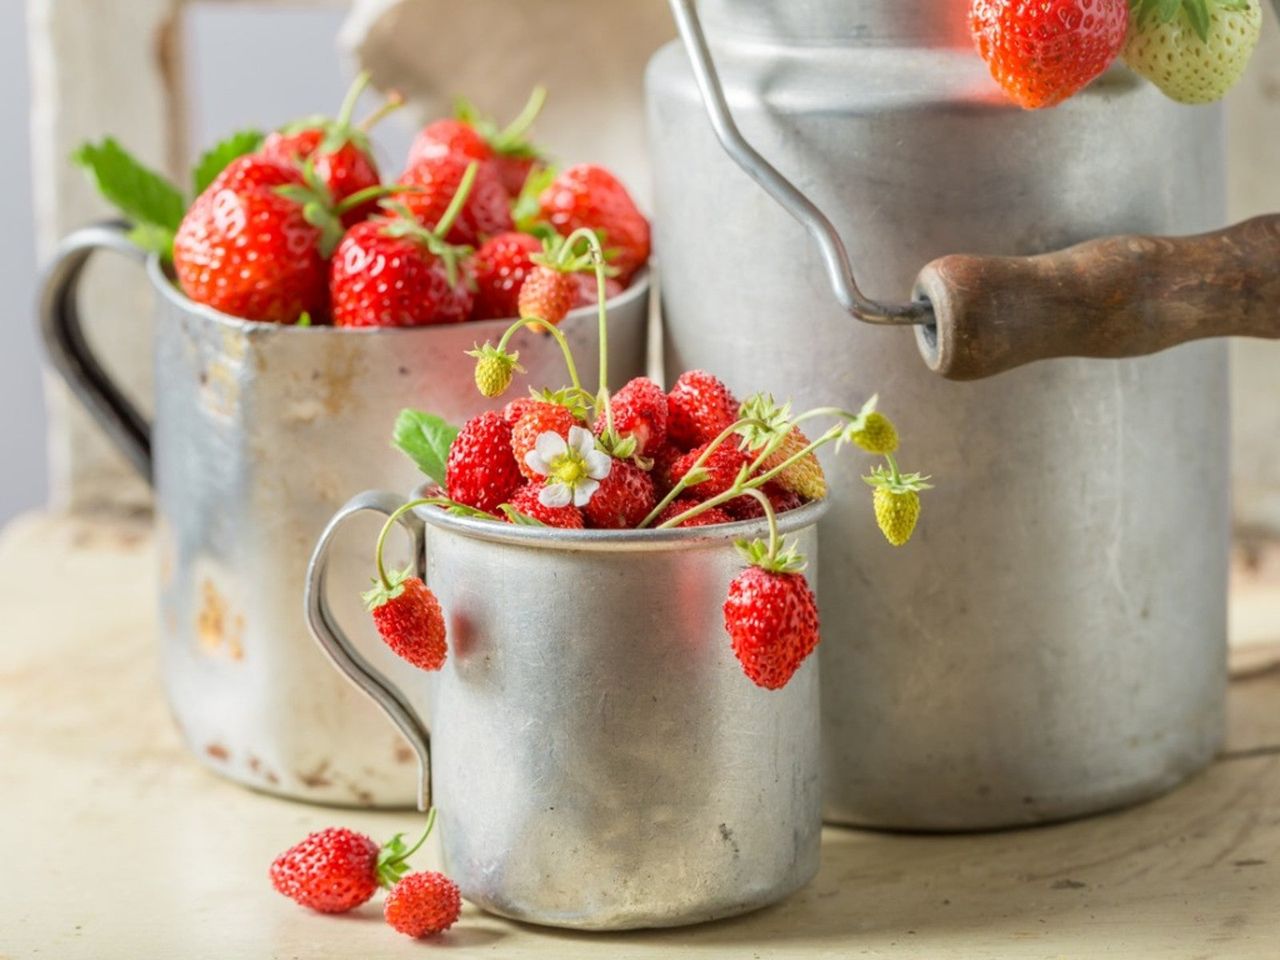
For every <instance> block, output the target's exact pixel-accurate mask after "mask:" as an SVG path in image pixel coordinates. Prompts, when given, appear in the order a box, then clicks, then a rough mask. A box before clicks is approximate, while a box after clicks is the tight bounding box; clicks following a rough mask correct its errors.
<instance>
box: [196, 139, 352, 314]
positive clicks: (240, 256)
mask: <svg viewBox="0 0 1280 960" xmlns="http://www.w3.org/2000/svg"><path fill="white" fill-rule="evenodd" d="M304 207H306V208H308V209H310V210H313V211H314V213H313V215H312V217H311V218H309V217H308V215H307V214H306V213H304ZM312 219H318V220H319V222H320V223H321V225H320V226H317V225H316V224H315V223H313V222H312ZM341 235H342V228H341V224H340V223H339V222H338V219H337V216H336V214H334V213H333V212H332V204H331V201H330V198H329V196H328V192H327V190H326V189H325V187H324V185H323V184H320V183H318V181H315V180H314V179H312V180H311V181H310V182H308V180H307V178H306V176H305V174H304V172H303V171H300V170H298V169H297V168H294V167H291V166H287V165H285V164H280V163H276V162H275V161H272V160H267V159H264V158H262V157H259V156H253V155H249V156H243V157H240V158H239V159H237V160H233V161H232V162H231V163H230V164H229V165H228V166H227V167H226V169H225V170H223V171H222V173H220V174H219V175H218V176H217V177H216V178H215V179H214V180H213V182H212V183H211V184H209V186H208V187H207V188H206V189H205V190H204V192H203V193H201V194H200V196H199V197H197V198H196V200H195V202H194V203H193V204H192V205H191V207H190V209H189V210H188V211H187V214H186V216H184V217H183V218H182V223H181V224H180V225H179V227H178V231H177V234H176V236H175V237H174V241H173V267H174V272H175V274H176V275H177V278H178V284H179V286H181V287H182V290H183V292H184V293H185V294H186V295H187V296H188V297H190V298H191V299H192V300H194V301H196V302H197V303H203V304H205V305H206V306H209V307H213V308H214V309H215V310H220V311H221V312H223V313H226V314H230V315H231V316H234V317H239V318H241V319H244V320H258V321H263V322H267V323H294V322H295V321H297V320H298V318H299V317H300V316H301V315H303V314H304V313H305V314H308V315H310V316H312V317H323V316H325V315H326V314H327V312H328V300H329V291H328V272H329V271H328V256H329V254H330V252H331V251H332V250H333V247H334V246H335V245H336V244H337V242H338V239H339V238H340V237H341Z"/></svg>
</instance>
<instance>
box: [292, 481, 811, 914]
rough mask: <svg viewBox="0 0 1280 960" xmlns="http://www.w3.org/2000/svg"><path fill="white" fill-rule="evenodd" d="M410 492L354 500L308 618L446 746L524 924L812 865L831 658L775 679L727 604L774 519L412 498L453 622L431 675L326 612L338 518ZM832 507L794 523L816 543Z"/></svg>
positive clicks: (452, 843) (731, 886) (784, 889)
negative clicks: (361, 639) (418, 672)
mask: <svg viewBox="0 0 1280 960" xmlns="http://www.w3.org/2000/svg"><path fill="white" fill-rule="evenodd" d="M403 503H404V500H403V498H401V497H397V496H395V495H393V494H389V493H379V492H368V493H364V494H361V495H359V496H357V497H355V498H354V499H352V500H351V501H350V502H349V503H348V504H347V505H346V506H345V507H343V508H342V510H340V511H339V512H338V513H337V515H336V516H335V517H334V518H333V521H332V522H331V523H330V524H329V527H328V529H327V530H326V531H325V533H324V535H323V536H322V537H321V539H320V541H319V543H318V544H317V545H316V549H315V553H314V555H313V556H312V560H311V568H310V571H309V573H308V577H307V593H306V608H307V616H308V619H309V621H310V624H311V629H312V632H313V633H314V634H315V636H316V639H317V640H318V641H319V642H320V644H321V645H322V646H323V647H324V648H325V650H326V651H327V652H328V654H329V656H330V657H331V658H332V659H333V661H334V663H335V664H336V665H337V667H338V669H339V670H341V671H342V672H343V673H345V674H346V675H347V676H348V677H349V678H350V679H351V680H352V681H353V682H354V683H355V684H356V686H358V687H359V688H360V689H362V690H363V691H365V692H366V693H367V694H369V696H371V697H372V698H373V699H374V700H375V701H377V703H378V704H379V705H380V706H381V707H382V708H383V709H384V710H385V711H386V712H387V714H388V715H389V716H390V717H391V719H392V720H393V721H394V722H395V724H396V725H397V726H398V727H399V728H400V729H401V730H402V731H403V732H404V734H405V736H406V737H407V738H408V739H409V741H410V742H411V743H413V744H414V746H415V748H416V749H417V751H418V754H419V756H420V757H421V758H424V759H425V758H427V757H428V756H429V758H430V762H429V765H424V766H423V801H422V802H423V805H424V806H425V804H426V802H427V798H428V797H430V798H431V802H432V803H433V804H434V806H435V807H436V809H437V811H438V814H439V825H440V832H441V842H442V845H443V851H444V861H445V869H446V870H447V871H448V873H449V875H450V876H451V877H452V878H453V879H454V880H455V881H456V882H457V883H458V885H459V886H460V887H461V889H462V894H463V896H465V897H466V898H467V899H468V900H470V901H471V902H473V903H475V904H477V905H478V906H480V907H482V908H483V909H485V910H488V911H490V912H492V913H496V914H500V915H502V916H505V917H510V918H512V919H516V920H524V921H529V922H532V923H540V924H546V925H549V926H556V927H572V928H579V929H588V930H622V929H629V928H635V927H666V926H677V925H682V924H690V923H699V922H701V921H705V920H713V919H716V918H718V917H727V916H732V915H735V914H739V913H744V912H747V911H749V910H753V909H755V908H758V907H763V906H765V905H767V904H770V903H774V902H776V901H778V900H781V899H783V898H784V897H786V896H787V895H788V894H790V893H792V892H793V891H795V890H797V889H799V888H800V887H802V886H803V885H804V884H805V883H807V882H808V881H809V880H810V879H811V878H812V877H813V875H814V874H815V873H816V871H817V868H818V856H819V844H820V834H821V820H822V810H821V801H822V798H821V788H820V784H819V743H818V731H819V709H818V662H817V661H818V658H817V657H810V658H809V659H808V661H806V662H805V664H804V665H803V666H801V668H800V670H799V671H798V672H797V673H796V674H795V676H794V677H793V678H792V679H791V682H790V683H789V684H788V685H787V686H786V687H784V688H783V689H781V690H776V691H769V690H763V689H760V688H758V687H756V686H755V685H754V684H752V683H751V682H750V681H749V680H748V679H747V678H746V677H745V676H743V673H742V669H741V667H740V666H739V664H738V662H737V661H736V660H735V658H734V655H733V651H732V648H731V646H730V643H729V638H728V636H727V635H726V633H725V629H724V624H723V619H722V618H723V615H722V612H721V610H722V606H723V604H724V599H725V596H726V592H727V590H728V585H729V581H730V580H731V579H732V578H733V577H734V576H735V575H736V574H737V573H738V572H739V571H740V570H741V569H742V560H741V558H740V557H739V556H738V554H737V551H736V550H735V549H734V547H733V542H734V540H735V539H737V538H741V537H754V536H761V535H763V534H764V533H765V531H764V529H763V526H764V525H763V523H762V522H758V521H747V522H742V523H735V524H726V525H724V526H722V527H721V526H716V527H699V528H694V529H688V530H664V531H635V530H622V531H601V530H585V531H583V530H552V529H549V528H545V527H525V526H516V525H511V524H501V523H495V522H493V521H485V520H476V519H470V518H464V517H456V516H452V515H449V514H447V513H445V512H444V511H442V510H438V509H434V508H426V509H420V510H417V511H415V512H413V513H409V514H405V515H403V516H402V518H401V521H402V523H403V524H404V526H405V527H406V528H407V530H408V531H409V534H410V536H411V537H412V539H413V547H414V555H415V557H416V563H417V566H418V572H419V575H422V576H424V578H425V579H426V581H427V583H428V584H429V585H430V587H431V588H432V590H433V591H434V592H435V593H436V595H437V597H438V598H439V600H440V604H441V606H442V607H443V609H444V612H445V617H446V622H447V630H448V640H449V656H448V659H447V661H446V662H445V665H444V667H443V669H442V670H441V671H440V672H439V673H438V674H427V675H425V676H428V677H430V678H431V683H430V689H429V690H424V689H423V688H422V687H421V685H415V686H414V687H413V688H406V687H405V685H404V684H403V682H402V681H401V680H400V679H399V678H400V677H402V676H403V673H402V672H401V673H400V674H398V675H397V677H396V678H395V679H393V678H391V677H390V676H388V675H387V674H386V673H384V672H382V671H380V670H379V669H378V668H377V667H375V666H374V665H373V664H372V663H371V662H370V660H369V659H366V658H367V657H368V653H367V652H366V653H361V652H360V651H359V650H357V649H356V646H355V645H354V644H353V643H352V642H351V640H350V639H349V638H348V637H347V636H346V635H345V634H344V632H343V629H342V628H341V627H339V625H338V622H337V619H336V618H335V616H334V613H333V611H332V610H331V609H330V608H329V591H328V588H327V580H328V568H329V562H330V558H329V546H330V543H331V541H332V539H333V537H334V535H335V533H336V531H337V530H338V528H339V527H340V526H341V525H342V524H343V523H344V522H345V521H346V520H347V518H349V517H351V516H352V515H354V514H358V513H360V512H361V511H364V510H374V511H380V512H382V513H384V514H388V515H389V514H390V513H392V512H393V511H394V510H395V509H396V508H397V507H399V506H400V505H402V504H403ZM824 510H825V504H824V503H813V504H809V505H808V506H805V507H802V508H800V509H798V510H795V511H792V512H789V513H786V514H782V515H781V516H779V518H778V520H779V524H780V527H781V530H782V531H783V532H784V533H790V534H791V535H793V536H795V537H796V538H797V539H798V540H799V543H800V547H801V549H802V550H803V551H804V553H805V554H806V555H808V556H809V557H810V558H814V557H816V555H817V553H816V550H815V547H816V540H817V532H816V528H815V526H814V525H815V523H816V522H817V520H818V518H819V517H820V516H821V514H822V513H823V512H824ZM371 548H372V543H370V549H371ZM815 572H816V571H814V570H813V569H812V568H811V569H810V571H809V576H810V577H811V578H812V582H816V578H815V577H814V574H815ZM357 587H358V584H356V583H355V582H350V583H347V582H344V584H343V593H344V594H350V595H355V593H356V592H357ZM428 731H430V735H428Z"/></svg>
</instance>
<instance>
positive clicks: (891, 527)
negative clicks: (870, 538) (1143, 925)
mask: <svg viewBox="0 0 1280 960" xmlns="http://www.w3.org/2000/svg"><path fill="white" fill-rule="evenodd" d="M873 496H874V499H875V508H876V524H877V525H878V526H879V527H880V532H881V533H883V534H884V538H885V539H886V540H888V541H889V542H890V543H892V544H893V545H894V546H895V547H900V546H902V545H903V544H904V543H906V542H907V541H908V540H910V539H911V534H912V533H913V532H914V531H915V528H916V521H917V520H919V519H920V494H918V493H916V492H915V491H914V490H891V489H890V488H888V487H876V489H875V493H874V495H873Z"/></svg>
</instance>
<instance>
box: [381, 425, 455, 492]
mask: <svg viewBox="0 0 1280 960" xmlns="http://www.w3.org/2000/svg"><path fill="white" fill-rule="evenodd" d="M458 432H459V431H458V428H457V427H455V426H453V425H452V424H450V423H448V422H446V421H445V420H444V419H443V418H441V417H437V416H436V415H435V414H432V413H424V412H423V411H421V410H401V411H400V416H398V417H396V426H395V431H394V433H393V434H392V438H393V439H392V442H393V444H394V445H395V446H396V447H398V448H399V449H400V450H402V451H404V452H405V453H406V454H408V455H409V459H411V460H412V461H413V462H414V463H416V464H417V465H418V469H419V470H421V471H422V472H423V473H425V474H426V475H427V476H428V477H430V478H431V479H432V480H434V481H435V482H436V483H438V484H439V485H440V486H441V487H443V486H444V485H445V464H446V463H448V460H449V447H450V445H451V444H452V443H453V441H454V438H455V437H457V436H458Z"/></svg>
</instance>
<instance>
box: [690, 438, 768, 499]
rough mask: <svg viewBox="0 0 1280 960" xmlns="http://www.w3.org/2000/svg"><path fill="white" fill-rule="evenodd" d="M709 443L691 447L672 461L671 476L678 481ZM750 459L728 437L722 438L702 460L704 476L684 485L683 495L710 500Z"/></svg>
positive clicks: (725, 489)
mask: <svg viewBox="0 0 1280 960" xmlns="http://www.w3.org/2000/svg"><path fill="white" fill-rule="evenodd" d="M708 446H709V444H704V445H702V446H700V447H694V448H693V449H692V450H690V451H689V452H688V453H686V454H685V455H684V456H682V457H681V458H680V459H679V460H677V461H676V462H675V463H673V464H672V465H671V479H672V480H674V481H676V482H677V483H679V482H680V480H682V479H683V478H684V476H685V475H686V474H687V473H688V472H689V471H690V470H691V469H692V468H693V465H694V463H696V462H697V460H698V458H699V457H701V456H702V454H703V453H704V452H705V451H706V449H707V447H708ZM750 462H751V461H750V460H749V459H748V458H747V455H746V454H745V453H743V452H742V451H741V450H739V449H738V448H737V447H736V446H735V445H734V444H733V443H732V442H731V441H725V442H724V443H721V444H720V445H719V446H718V447H716V448H715V449H714V450H712V451H711V455H710V456H709V457H707V460H706V462H705V463H704V464H702V467H701V469H702V471H703V472H704V473H705V474H706V479H705V480H703V481H702V482H701V483H697V484H695V485H693V486H690V487H688V488H686V490H685V491H684V493H682V494H681V495H682V496H688V497H692V498H693V499H694V500H710V499H711V498H712V497H717V496H719V495H720V494H722V493H724V492H725V491H727V490H728V489H729V488H730V487H732V486H733V485H734V483H735V482H736V481H737V479H738V473H739V471H741V470H742V468H743V467H745V466H747V465H748V464H749V463H750Z"/></svg>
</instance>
